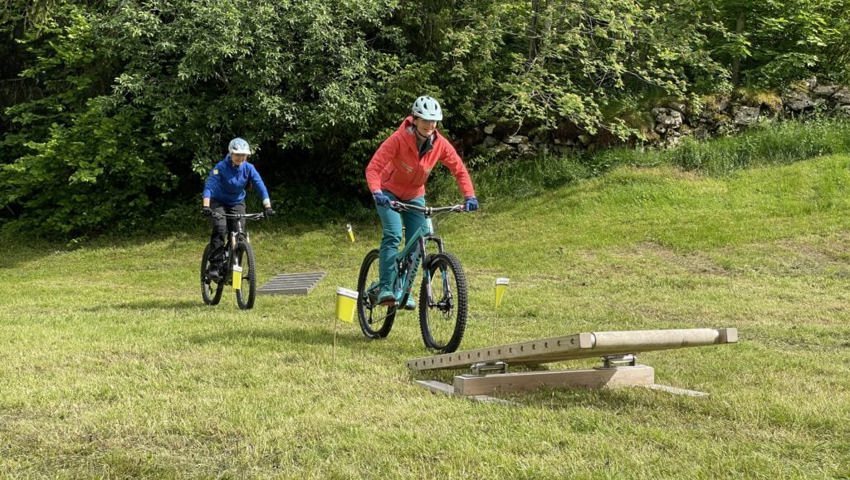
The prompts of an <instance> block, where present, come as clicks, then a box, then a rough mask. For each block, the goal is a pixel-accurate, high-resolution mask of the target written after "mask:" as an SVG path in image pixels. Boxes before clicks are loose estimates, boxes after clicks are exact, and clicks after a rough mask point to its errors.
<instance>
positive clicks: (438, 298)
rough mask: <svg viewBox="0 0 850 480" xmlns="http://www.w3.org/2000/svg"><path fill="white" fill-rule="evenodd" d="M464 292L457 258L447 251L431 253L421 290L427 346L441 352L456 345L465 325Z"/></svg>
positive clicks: (465, 306) (450, 349)
mask: <svg viewBox="0 0 850 480" xmlns="http://www.w3.org/2000/svg"><path fill="white" fill-rule="evenodd" d="M466 296H467V292H466V277H465V275H464V273H463V269H462V267H461V265H460V261H458V259H457V258H456V257H455V256H454V255H452V254H450V253H445V252H444V253H439V254H436V255H434V256H433V257H432V258H431V259H430V261H429V262H428V269H427V271H426V275H424V278H423V282H422V289H421V292H420V301H421V305H420V307H419V308H420V309H419V326H420V328H421V330H422V340H423V341H424V342H425V346H426V347H427V348H429V349H431V350H435V351H437V352H441V353H449V352H453V351H455V350H456V349H457V347H458V346H459V345H460V341H461V339H462V338H463V333H464V330H465V329H466V313H467V302H466Z"/></svg>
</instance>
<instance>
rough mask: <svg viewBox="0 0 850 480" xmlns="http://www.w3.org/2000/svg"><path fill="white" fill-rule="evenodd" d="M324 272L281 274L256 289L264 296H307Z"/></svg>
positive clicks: (323, 275)
mask: <svg viewBox="0 0 850 480" xmlns="http://www.w3.org/2000/svg"><path fill="white" fill-rule="evenodd" d="M324 277H325V272H306V273H281V274H280V275H277V276H275V277H274V278H272V279H271V280H269V281H268V282H267V283H266V284H265V285H263V286H262V287H260V288H258V289H257V293H260V294H264V295H307V294H308V293H310V290H312V289H313V288H314V287H315V286H316V284H317V283H319V280H321V279H322V278H324Z"/></svg>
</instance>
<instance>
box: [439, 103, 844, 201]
mask: <svg viewBox="0 0 850 480" xmlns="http://www.w3.org/2000/svg"><path fill="white" fill-rule="evenodd" d="M834 153H850V120H847V119H840V118H822V119H815V120H811V121H807V122H802V121H785V122H773V123H763V124H758V125H756V126H755V127H752V128H750V129H749V130H747V131H745V132H743V133H740V134H738V135H732V136H726V137H718V138H715V139H710V140H695V139H693V138H690V137H688V138H686V139H685V140H683V142H682V144H681V145H680V146H678V147H675V148H672V149H669V150H658V149H634V148H612V149H606V150H601V151H597V152H592V153H587V152H582V151H575V152H573V153H568V154H565V155H562V156H553V155H540V156H538V157H536V158H531V159H522V160H515V161H506V162H501V163H495V164H490V165H487V166H486V167H485V168H483V169H481V170H479V171H475V172H473V177H474V181H475V184H476V188H477V190H478V192H479V194H480V195H481V196H482V197H484V199H487V198H488V197H490V198H500V199H506V198H514V199H518V198H526V197H530V196H534V195H538V194H540V193H542V192H543V191H545V190H547V189H551V188H556V187H559V186H562V185H569V184H574V183H576V182H578V181H580V180H583V179H587V178H592V177H596V176H599V175H601V174H604V173H605V172H608V171H610V170H611V169H613V168H617V167H619V166H625V165H628V166H635V167H649V166H661V165H672V166H677V167H681V168H683V169H685V170H694V171H697V172H700V173H704V174H708V175H726V174H729V173H732V172H734V171H737V170H740V169H742V168H749V167H755V166H762V165H783V164H788V163H792V162H796V161H801V160H806V159H809V158H814V157H817V156H821V155H828V154H834ZM429 194H430V196H431V197H432V199H438V200H440V201H444V202H445V201H451V200H452V199H454V198H455V197H456V196H457V187H456V186H455V185H454V179H453V178H452V177H451V176H450V175H448V174H447V173H446V172H445V171H444V170H443V169H438V170H436V171H435V178H434V179H433V180H432V182H431V187H430V190H429Z"/></svg>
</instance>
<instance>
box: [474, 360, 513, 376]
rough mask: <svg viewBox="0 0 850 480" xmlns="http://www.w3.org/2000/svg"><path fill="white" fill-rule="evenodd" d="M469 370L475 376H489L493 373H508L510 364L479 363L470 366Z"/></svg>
mask: <svg viewBox="0 0 850 480" xmlns="http://www.w3.org/2000/svg"><path fill="white" fill-rule="evenodd" d="M469 369H470V370H471V371H472V374H473V375H489V374H491V373H507V372H508V364H507V363H505V362H501V361H499V362H493V363H487V362H479V363H473V364H472V365H470V367H469Z"/></svg>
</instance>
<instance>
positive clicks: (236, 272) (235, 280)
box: [230, 232, 242, 290]
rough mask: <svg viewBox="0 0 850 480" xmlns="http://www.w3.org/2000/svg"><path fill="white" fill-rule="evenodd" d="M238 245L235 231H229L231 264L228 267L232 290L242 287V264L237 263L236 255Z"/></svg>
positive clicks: (237, 257)
mask: <svg viewBox="0 0 850 480" xmlns="http://www.w3.org/2000/svg"><path fill="white" fill-rule="evenodd" d="M238 247H239V245H238V244H237V243H236V232H230V249H231V250H230V259H231V260H232V261H233V265H232V266H231V267H230V271H231V272H232V278H231V282H230V283H231V285H233V289H234V290H241V289H242V265H239V256H238V255H237V251H238Z"/></svg>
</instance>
